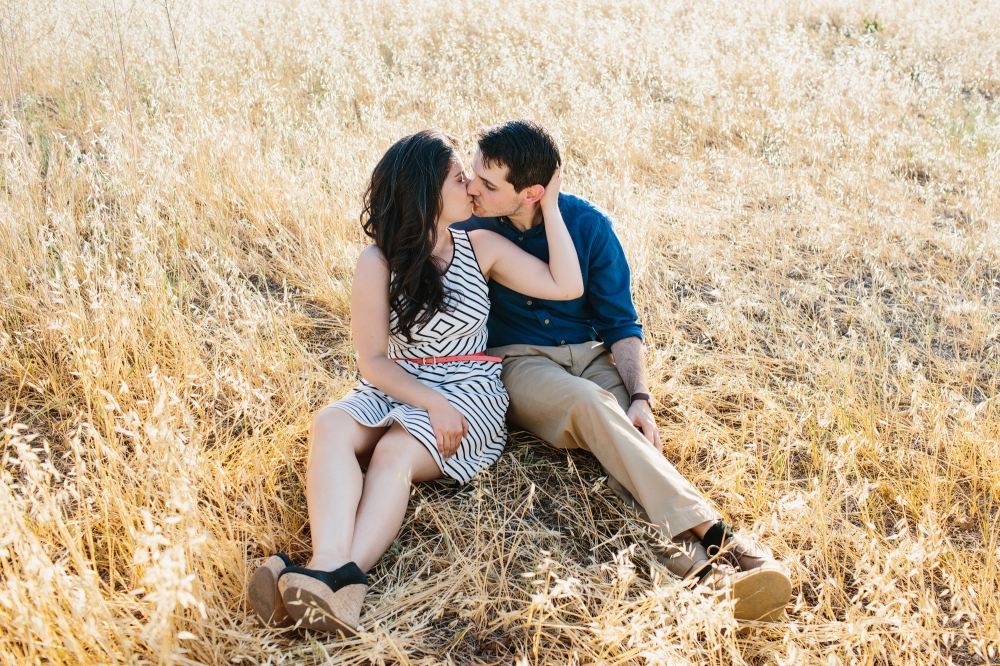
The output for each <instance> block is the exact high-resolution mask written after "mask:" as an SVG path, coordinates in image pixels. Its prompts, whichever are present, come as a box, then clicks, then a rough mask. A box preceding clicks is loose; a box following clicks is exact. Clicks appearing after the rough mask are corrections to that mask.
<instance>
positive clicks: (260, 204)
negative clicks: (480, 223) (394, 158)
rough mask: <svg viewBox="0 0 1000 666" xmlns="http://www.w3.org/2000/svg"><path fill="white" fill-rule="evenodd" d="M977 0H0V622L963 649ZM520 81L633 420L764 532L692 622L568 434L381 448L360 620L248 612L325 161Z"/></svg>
mask: <svg viewBox="0 0 1000 666" xmlns="http://www.w3.org/2000/svg"><path fill="white" fill-rule="evenodd" d="M997 25H1000V5H998V4H997V3H996V2H974V1H972V0H969V1H965V0H956V1H954V2H934V1H929V2H898V3H897V2H893V3H888V2H885V3H875V4H863V3H852V2H849V1H844V2H837V1H836V0H829V1H826V2H824V1H822V0H819V1H815V2H813V1H807V2H787V3H786V2H780V1H774V2H769V1H766V0H765V1H759V0H755V1H752V2H751V1H747V2H686V3H682V2H666V3H664V2H652V1H650V2H645V3H644V2H634V3H627V2H616V1H604V2H602V1H596V0H595V1H592V0H581V1H580V2H574V3H554V4H545V3H536V2H528V1H526V0H505V1H504V2H496V1H493V0H484V1H483V2H476V3H440V4H436V3H431V2H421V1H418V0H414V1H406V0H404V1H402V2H392V3H387V2H374V3H372V2H340V3H325V2H319V1H318V0H298V1H294V0H290V1H289V2H267V1H265V0H244V1H242V2H234V1H228V0H227V1H226V2H202V3H201V4H199V2H198V1H197V0H164V1H157V2H152V1H150V0H143V1H138V2H134V3H131V4H129V3H126V2H122V1H121V0H31V1H30V2H24V1H23V0H10V1H8V2H6V3H4V4H3V6H2V9H0V28H2V30H0V33H2V38H3V39H2V56H3V65H4V70H3V72H2V79H3V80H2V88H3V106H2V109H0V110H2V116H0V137H2V157H0V422H2V424H3V429H4V430H3V435H2V440H0V442H2V460H3V467H2V477H0V493H2V495H0V660H2V661H3V662H4V663H9V664H24V663H34V664H71V663H72V664H76V663H81V664H106V663H113V664H123V663H141V662H144V661H146V662H153V663H175V664H188V663H206V664H222V663H249V664H263V663H272V664H278V663H293V662H294V663H319V662H324V661H327V660H330V661H335V662H339V663H353V664H361V663H378V664H381V663H438V662H452V663H480V662H483V663H495V662H503V663H511V662H515V661H520V662H522V663H524V662H527V663H539V664H541V663H602V664H623V663H638V664H642V663H688V662H691V663H712V664H729V663H752V664H759V663H771V662H776V663H787V664H801V663H823V664H848V663H851V664H854V663H857V664H904V663H913V664H916V663H920V664H923V663H947V662H949V661H954V662H956V663H977V662H982V661H986V660H993V661H994V662H995V661H996V660H997V659H998V656H997V650H998V645H1000V623H998V616H1000V602H998V596H1000V594H998V584H997V568H998V559H1000V551H998V535H1000V525H998V520H1000V519H998V511H997V509H998V503H1000V451H998V442H1000V398H997V390H998V385H1000V377H998V372H1000V371H998V368H1000V359H998V348H1000V223H998V216H1000V194H998V187H997V183H998V180H1000V178H998V177H1000V120H998V118H1000V62H998V59H997V53H998V50H1000V40H998V36H997V35H998V33H997V32H996V30H995V28H996V26H997ZM522 115H527V116H532V117H535V118H537V119H538V120H540V121H542V122H544V123H545V124H546V125H548V126H549V127H550V128H551V129H552V130H553V132H554V133H555V134H556V136H557V137H558V139H559V141H560V143H561V145H562V148H563V151H564V155H565V156H566V159H567V163H568V166H567V173H566V189H567V190H569V191H573V192H576V193H579V194H581V195H583V196H586V197H588V198H590V199H592V200H593V201H595V202H597V203H598V204H600V205H602V206H603V207H605V208H606V209H608V210H609V211H610V212H611V214H612V215H613V217H614V219H615V220H616V223H617V230H618V233H619V235H620V236H621V238H622V240H623V242H624V244H625V246H626V251H627V253H628V255H629V259H630V261H631V263H632V266H633V269H634V285H635V292H636V298H637V304H638V306H639V309H640V311H641V313H642V314H641V317H642V321H643V323H644V325H645V327H646V332H647V339H648V342H649V362H650V367H651V369H652V376H653V382H654V392H655V394H656V396H657V398H658V399H659V401H660V405H661V406H660V407H659V408H658V410H657V415H658V417H659V419H660V423H661V426H662V430H663V434H664V435H665V442H666V445H665V453H666V455H668V456H669V457H670V459H671V460H673V461H675V463H676V464H677V465H678V466H679V467H680V469H681V470H683V472H684V473H685V474H687V475H688V476H689V477H690V478H691V479H693V480H694V481H695V483H697V485H698V486H699V487H700V488H701V489H702V490H703V491H704V492H705V493H706V494H707V495H708V496H710V497H711V498H712V500H713V501H715V502H716V503H717V505H718V506H719V507H720V508H721V509H722V510H723V511H724V512H725V513H726V514H727V516H729V517H730V518H731V519H732V521H734V522H735V523H737V524H739V525H741V526H744V527H746V528H748V529H753V530H755V531H757V532H759V533H761V534H762V535H763V538H764V539H765V540H766V541H767V542H769V543H770V544H772V545H773V546H774V548H775V550H776V551H777V552H778V553H779V554H780V555H781V557H783V558H786V559H787V561H788V562H790V563H791V566H792V568H793V575H794V583H795V592H794V599H793V602H792V604H791V606H790V607H789V609H788V610H789V613H788V615H789V620H788V623H787V625H777V626H774V627H771V628H759V629H753V630H751V631H749V632H744V633H737V632H734V631H733V629H734V626H735V625H734V623H733V620H732V614H731V609H730V608H729V607H727V606H726V605H725V604H722V605H715V604H711V603H708V602H707V601H706V600H705V599H704V597H702V596H700V595H699V594H697V593H696V592H695V591H692V590H690V589H687V588H684V587H682V586H681V585H679V584H678V582H677V581H676V580H674V579H672V578H670V576H669V575H667V574H665V573H664V572H663V570H662V569H661V568H660V567H659V565H658V564H657V563H656V560H655V557H654V552H653V551H654V549H655V547H656V542H655V539H654V538H652V537H650V536H649V535H648V534H647V532H646V528H645V527H644V525H643V524H642V523H641V522H640V521H639V520H637V519H636V517H635V515H634V514H632V513H631V512H630V511H628V510H627V509H626V508H625V507H623V506H622V505H621V503H620V502H619V501H618V499H617V498H616V497H614V496H613V495H612V494H611V493H610V492H609V491H608V490H607V488H606V487H605V486H604V484H603V482H602V480H601V477H602V473H601V470H600V468H599V466H597V465H596V463H595V462H594V460H593V459H592V458H590V457H589V456H587V455H585V454H577V453H573V454H569V455H567V454H566V453H565V452H559V451H554V450H551V449H547V448H545V447H544V446H543V445H541V444H539V443H537V442H532V441H530V440H529V439H527V438H524V437H519V438H517V439H516V440H515V441H514V442H513V443H512V444H511V446H510V447H509V451H508V453H506V454H505V455H504V456H503V457H502V459H501V460H500V462H499V463H498V464H497V466H496V467H495V468H494V469H492V470H490V471H489V472H488V473H486V474H484V475H483V476H482V477H480V478H479V479H478V480H477V481H476V482H474V483H472V484H470V485H468V486H465V487H454V486H450V485H448V484H444V483H438V484H429V485H426V486H423V487H419V488H416V489H415V490H414V494H413V508H412V510H411V512H410V513H409V515H408V517H407V520H406V525H405V527H404V528H403V531H402V532H401V534H400V536H399V539H398V541H397V542H396V543H395V544H394V546H393V548H392V550H391V552H390V553H389V554H388V555H387V556H386V557H385V558H384V560H383V561H382V563H381V564H380V565H379V566H378V568H377V569H376V570H375V571H374V572H373V575H372V580H373V589H372V594H371V595H370V598H369V605H368V607H367V608H366V611H365V613H364V615H363V618H362V621H363V626H364V630H365V631H364V633H363V634H362V635H361V636H360V637H359V638H357V639H354V640H352V641H349V642H347V643H342V642H340V641H338V640H335V639H332V638H330V637H327V636H298V635H293V634H283V633H276V632H272V631H267V630H263V629H260V628H259V627H257V625H256V624H255V623H254V622H253V621H252V619H251V618H250V617H248V615H247V608H246V597H245V594H244V589H245V583H246V581H247V578H248V575H249V572H250V571H252V569H253V568H254V567H255V566H256V565H257V564H258V563H259V562H260V561H261V558H262V557H264V556H265V555H266V554H268V553H270V552H272V551H273V550H276V549H282V550H286V551H288V552H290V553H291V554H292V555H293V556H294V557H297V558H301V557H304V556H305V555H306V552H307V549H308V543H309V540H308V531H307V527H306V525H305V505H304V497H303V479H304V464H305V456H306V445H305V436H306V430H307V427H308V423H309V419H310V416H311V414H312V413H313V412H314V411H315V410H316V409H317V408H318V407H319V406H321V405H323V404H324V403H325V402H327V401H329V400H331V399H333V398H335V397H337V396H338V395H339V394H341V393H342V392H343V391H344V390H345V389H346V388H347V387H348V386H349V385H350V383H351V382H352V381H353V377H354V366H353V362H352V357H351V347H350V341H349V338H348V317H349V311H348V307H347V299H348V294H349V291H350V278H351V271H352V266H353V261H354V259H355V257H356V256H357V254H358V252H359V251H360V249H361V248H362V247H363V245H364V243H365V242H364V239H363V238H362V236H361V234H360V233H359V228H358V224H357V214H358V210H359V194H360V191H361V188H362V187H363V185H364V182H365V178H366V176H367V174H368V173H369V171H370V169H371V167H372V166H373V164H374V162H375V160H376V159H377V158H378V156H379V155H380V154H381V152H382V151H383V150H384V149H385V148H386V147H387V146H388V144H389V143H390V142H392V141H393V140H395V139H396V138H398V137H399V136H401V135H403V134H404V133H407V132H410V131H413V130H416V129H419V128H423V127H428V126H438V127H443V128H445V129H448V130H450V131H452V132H454V133H457V134H460V135H463V136H465V137H469V136H470V135H471V133H472V132H473V130H474V129H475V128H477V127H478V126H480V125H482V124H486V123H491V122H494V121H497V120H500V119H504V118H509V117H516V116H522Z"/></svg>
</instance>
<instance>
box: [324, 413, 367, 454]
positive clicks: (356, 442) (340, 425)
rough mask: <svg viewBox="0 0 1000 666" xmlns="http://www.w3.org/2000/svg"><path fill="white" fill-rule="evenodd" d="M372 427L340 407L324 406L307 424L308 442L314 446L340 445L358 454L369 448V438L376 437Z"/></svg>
mask: <svg viewBox="0 0 1000 666" xmlns="http://www.w3.org/2000/svg"><path fill="white" fill-rule="evenodd" d="M370 431H375V429H374V428H368V427H365V426H363V425H361V424H360V423H358V422H357V421H355V420H354V417H353V416H351V415H350V414H348V413H347V412H345V411H344V410H342V409H337V408H336V407H324V408H323V409H321V410H319V412H317V413H316V416H314V417H313V420H312V423H311V424H310V426H309V443H310V447H311V448H315V447H320V446H321V447H342V448H345V449H349V450H351V451H353V452H354V453H355V454H358V455H360V454H361V453H363V452H364V451H365V450H366V449H370V448H371V442H369V440H372V439H374V438H375V437H377V432H370Z"/></svg>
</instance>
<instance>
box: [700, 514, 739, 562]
mask: <svg viewBox="0 0 1000 666" xmlns="http://www.w3.org/2000/svg"><path fill="white" fill-rule="evenodd" d="M734 536H736V533H735V532H733V528H731V527H730V526H729V525H727V524H726V523H724V522H723V521H721V520H720V521H719V522H717V523H716V524H714V525H712V526H711V527H709V528H708V530H707V531H706V532H705V536H703V537H702V538H701V545H703V546H704V547H705V550H706V551H708V556H709V557H715V556H716V555H718V554H719V551H720V550H722V547H723V546H724V545H726V541H727V540H728V539H730V538H731V537H734Z"/></svg>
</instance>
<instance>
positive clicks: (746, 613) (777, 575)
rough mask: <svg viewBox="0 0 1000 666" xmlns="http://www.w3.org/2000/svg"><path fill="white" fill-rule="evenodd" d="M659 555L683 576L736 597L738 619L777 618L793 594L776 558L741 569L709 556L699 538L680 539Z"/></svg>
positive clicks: (727, 597)
mask: <svg viewBox="0 0 1000 666" xmlns="http://www.w3.org/2000/svg"><path fill="white" fill-rule="evenodd" d="M657 559H659V561H660V563H661V564H663V566H664V567H666V569H667V570H668V571H670V572H671V573H673V574H674V575H676V576H678V577H679V578H681V579H683V580H695V579H699V578H700V580H699V585H701V586H703V587H704V588H706V589H707V590H710V591H712V592H713V593H714V594H716V595H718V596H720V597H722V598H726V599H735V600H736V603H735V604H734V606H733V617H735V618H736V619H737V620H744V621H757V622H774V621H777V620H778V619H779V618H780V617H781V614H782V613H783V612H784V610H785V606H787V605H788V602H789V600H790V599H791V598H792V583H791V580H789V577H788V575H787V574H786V573H785V572H784V571H782V570H781V569H780V565H779V564H778V563H777V562H776V561H775V560H773V559H772V560H769V561H766V562H763V563H762V564H761V565H760V566H758V567H757V568H755V569H753V570H751V571H737V570H736V568H735V567H733V566H732V564H730V563H729V562H728V561H726V560H723V559H721V558H720V559H716V560H714V561H713V559H712V558H710V557H709V556H708V552H707V551H706V550H705V547H704V546H703V545H702V544H701V543H700V542H698V541H693V540H684V539H678V540H677V541H675V542H673V543H670V544H668V545H666V546H664V547H662V549H661V550H660V552H659V553H658V554H657Z"/></svg>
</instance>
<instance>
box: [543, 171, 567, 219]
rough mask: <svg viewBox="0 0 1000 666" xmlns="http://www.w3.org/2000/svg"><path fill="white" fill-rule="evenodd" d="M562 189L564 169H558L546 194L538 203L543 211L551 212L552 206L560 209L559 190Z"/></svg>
mask: <svg viewBox="0 0 1000 666" xmlns="http://www.w3.org/2000/svg"><path fill="white" fill-rule="evenodd" d="M561 188H562V167H556V170H555V171H554V172H553V173H552V178H550V179H549V184H548V185H546V186H545V194H543V195H542V198H541V199H539V201H538V203H539V204H540V205H541V207H542V210H543V211H545V210H550V209H551V207H552V206H555V207H557V208H558V207H559V190H560V189H561Z"/></svg>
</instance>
